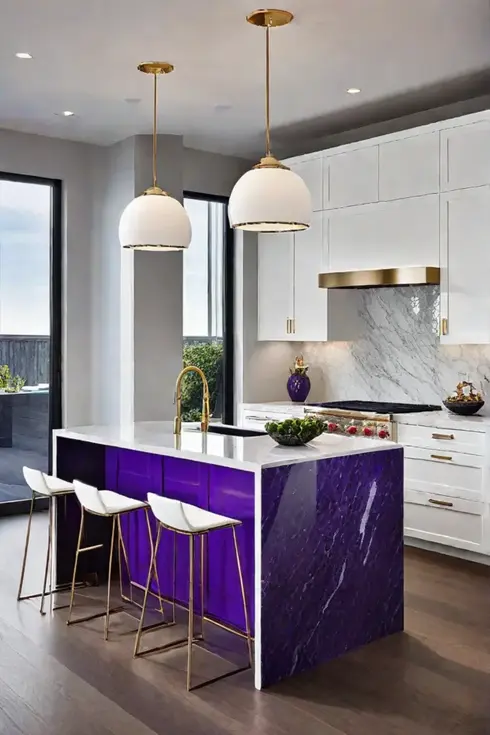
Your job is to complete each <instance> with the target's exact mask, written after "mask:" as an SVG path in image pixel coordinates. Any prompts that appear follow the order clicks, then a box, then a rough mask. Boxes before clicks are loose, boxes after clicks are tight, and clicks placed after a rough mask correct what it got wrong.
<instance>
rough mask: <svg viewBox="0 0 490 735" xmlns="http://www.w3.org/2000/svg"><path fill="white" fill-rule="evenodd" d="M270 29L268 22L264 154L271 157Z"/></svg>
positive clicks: (266, 35)
mask: <svg viewBox="0 0 490 735" xmlns="http://www.w3.org/2000/svg"><path fill="white" fill-rule="evenodd" d="M270 35H271V27H270V22H269V23H268V24H267V26H266V29H265V152H266V156H270V155H271V101H270V89H271V39H270Z"/></svg>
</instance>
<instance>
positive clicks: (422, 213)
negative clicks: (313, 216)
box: [329, 194, 439, 271]
mask: <svg viewBox="0 0 490 735" xmlns="http://www.w3.org/2000/svg"><path fill="white" fill-rule="evenodd" d="M329 239H330V246H329V270H331V271H346V270H369V269H373V268H396V267H403V266H413V265H432V266H437V265H438V264H439V196H438V195H437V194H433V195H428V196H425V197H416V198H413V199H399V200H397V201H395V202H383V203H379V204H370V205H366V206H364V207H352V208H350V209H346V210H340V211H337V212H332V213H331V215H330V235H329Z"/></svg>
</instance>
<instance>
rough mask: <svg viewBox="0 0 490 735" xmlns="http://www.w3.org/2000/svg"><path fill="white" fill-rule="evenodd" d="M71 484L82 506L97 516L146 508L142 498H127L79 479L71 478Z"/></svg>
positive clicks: (113, 514)
mask: <svg viewBox="0 0 490 735" xmlns="http://www.w3.org/2000/svg"><path fill="white" fill-rule="evenodd" d="M73 485H74V488H75V494H76V496H77V498H78V500H79V501H80V505H81V506H82V508H85V510H88V511H89V512H90V513H95V514H96V515H99V516H115V515H119V514H120V513H128V512H129V511H131V510H139V509H140V508H146V507H147V505H148V504H147V503H145V501H144V500H135V499H134V498H127V497H126V496H125V495H120V494H119V493H115V492H114V491H113V490H99V489H98V488H96V487H93V486H92V485H86V484H85V483H84V482H80V480H73Z"/></svg>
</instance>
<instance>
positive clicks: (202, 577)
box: [201, 533, 206, 638]
mask: <svg viewBox="0 0 490 735" xmlns="http://www.w3.org/2000/svg"><path fill="white" fill-rule="evenodd" d="M205 538H206V536H205V534H204V533H203V534H201V638H204V541H205Z"/></svg>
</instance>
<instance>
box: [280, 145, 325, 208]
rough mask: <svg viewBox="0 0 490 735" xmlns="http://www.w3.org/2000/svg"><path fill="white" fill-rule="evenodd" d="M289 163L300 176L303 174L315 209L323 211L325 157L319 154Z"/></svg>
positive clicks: (302, 176)
mask: <svg viewBox="0 0 490 735" xmlns="http://www.w3.org/2000/svg"><path fill="white" fill-rule="evenodd" d="M287 165H289V167H290V168H291V170H292V171H294V172H295V173H297V174H298V176H301V178H302V179H303V181H304V182H305V184H306V186H307V187H308V189H309V190H310V194H311V204H312V207H313V211H314V212H321V211H322V209H323V158H321V157H320V156H319V157H318V158H309V159H306V160H305V161H293V162H292V163H291V164H287Z"/></svg>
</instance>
